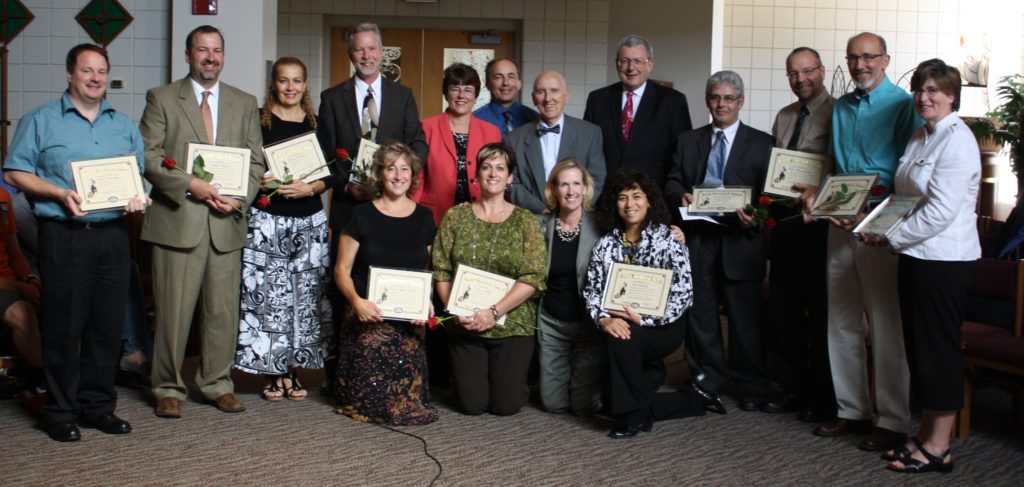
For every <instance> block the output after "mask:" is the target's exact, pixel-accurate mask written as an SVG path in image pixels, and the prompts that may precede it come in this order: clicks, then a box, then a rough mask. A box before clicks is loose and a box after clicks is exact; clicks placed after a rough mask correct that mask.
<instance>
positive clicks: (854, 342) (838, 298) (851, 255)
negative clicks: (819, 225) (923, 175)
mask: <svg viewBox="0 0 1024 487" xmlns="http://www.w3.org/2000/svg"><path fill="white" fill-rule="evenodd" d="M846 63H847V67H848V68H849V70H850V76H851V77H852V78H853V81H854V84H855V85H856V90H855V91H854V92H853V93H848V94H846V95H845V96H843V97H842V98H840V99H839V100H836V102H835V105H834V106H833V109H832V143H831V145H830V147H829V153H830V154H832V155H834V157H835V159H836V172H837V173H838V174H844V173H875V174H878V175H879V180H880V184H881V185H883V186H885V187H886V190H887V192H891V191H892V176H893V173H894V172H895V171H896V166H897V165H898V163H899V158H900V155H901V154H903V149H904V147H905V146H906V145H907V141H908V140H909V139H910V136H911V134H912V133H913V132H914V130H915V129H917V128H918V127H919V126H920V125H921V120H920V119H919V118H918V117H917V116H916V115H915V114H914V109H913V105H912V99H911V97H910V95H909V94H907V93H906V92H904V91H903V90H901V89H899V88H897V87H896V86H895V85H893V84H892V82H890V81H889V79H888V78H886V76H885V68H886V67H888V65H889V54H888V53H887V51H886V46H885V40H884V39H882V38H881V37H879V36H878V35H876V34H872V33H869V32H864V33H861V34H858V35H856V36H854V37H852V38H851V39H850V40H849V42H847V45H846ZM833 223H834V224H835V225H833V226H832V227H831V228H829V233H828V345H829V347H828V351H829V362H830V364H831V366H832V380H833V382H834V383H835V391H836V401H837V403H838V405H839V414H838V416H839V417H838V419H837V420H836V421H833V422H829V423H824V424H822V425H819V426H818V427H817V428H816V429H815V430H814V434H816V435H818V436H842V435H845V434H848V433H867V432H869V431H870V432H871V436H869V437H868V438H867V439H865V440H864V441H862V442H860V444H858V445H857V446H858V448H861V449H863V450H870V451H877V450H885V449H890V448H894V447H897V446H899V445H901V444H902V443H903V441H905V439H906V436H905V435H906V432H907V428H908V427H909V423H910V410H909V406H908V404H907V401H908V396H909V373H908V371H907V362H906V359H905V352H904V349H903V331H902V330H903V328H902V325H901V321H900V309H899V301H898V299H897V292H896V257H895V255H894V254H891V253H889V252H888V250H886V249H883V248H879V247H868V246H867V245H864V244H862V243H860V242H858V241H857V237H856V236H855V235H853V234H852V233H850V230H851V229H852V228H853V225H854V224H855V223H856V222H855V221H836V220H833ZM865 312H866V313H867V316H868V320H869V321H870V323H871V336H872V338H871V343H872V354H873V358H874V361H873V364H874V371H875V374H874V376H875V394H874V395H875V408H877V410H878V416H877V418H876V417H875V415H874V411H873V409H872V405H871V394H870V392H869V390H868V387H869V383H868V374H867V372H866V370H867V362H868V361H867V351H866V349H865V345H864V338H865V337H866V336H867V335H868V327H867V325H866V324H865V321H864V318H863V316H864V313H865Z"/></svg>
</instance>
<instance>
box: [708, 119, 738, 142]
mask: <svg viewBox="0 0 1024 487" xmlns="http://www.w3.org/2000/svg"><path fill="white" fill-rule="evenodd" d="M739 129H740V121H739V120H736V122H735V123H733V124H732V125H730V126H728V127H726V128H724V129H719V128H718V127H715V126H712V127H711V134H712V135H714V136H715V137H718V132H725V141H726V142H732V141H734V140H736V132H738V131H739Z"/></svg>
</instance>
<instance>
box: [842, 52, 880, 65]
mask: <svg viewBox="0 0 1024 487" xmlns="http://www.w3.org/2000/svg"><path fill="white" fill-rule="evenodd" d="M882 56H885V54H861V55H860V56H854V55H853V54H848V55H847V56H846V62H847V63H850V64H853V63H856V62H857V60H861V61H864V64H870V63H871V61H874V60H875V59H878V58H880V57H882Z"/></svg>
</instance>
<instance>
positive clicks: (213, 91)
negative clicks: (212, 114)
mask: <svg viewBox="0 0 1024 487" xmlns="http://www.w3.org/2000/svg"><path fill="white" fill-rule="evenodd" d="M188 80H189V81H191V82H192V91H193V92H194V93H195V94H196V97H199V98H200V99H201V98H202V96H203V92H204V91H209V92H210V96H212V97H214V98H220V80H217V82H216V83H214V84H213V87H212V88H209V89H207V88H206V87H205V86H203V85H201V84H199V82H198V81H196V80H194V79H192V78H191V77H189V79H188Z"/></svg>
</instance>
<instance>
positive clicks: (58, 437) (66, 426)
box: [46, 421, 82, 442]
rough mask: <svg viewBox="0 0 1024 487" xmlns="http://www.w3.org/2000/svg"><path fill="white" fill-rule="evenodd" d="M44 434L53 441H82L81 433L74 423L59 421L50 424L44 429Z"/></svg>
mask: <svg viewBox="0 0 1024 487" xmlns="http://www.w3.org/2000/svg"><path fill="white" fill-rule="evenodd" d="M46 434H48V435H50V439H51V440H54V441H64V442H67V441H78V440H80V439H82V433H81V432H79V431H78V426H77V425H76V424H75V422H74V421H59V422H56V423H51V424H50V425H49V426H47V428H46Z"/></svg>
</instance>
